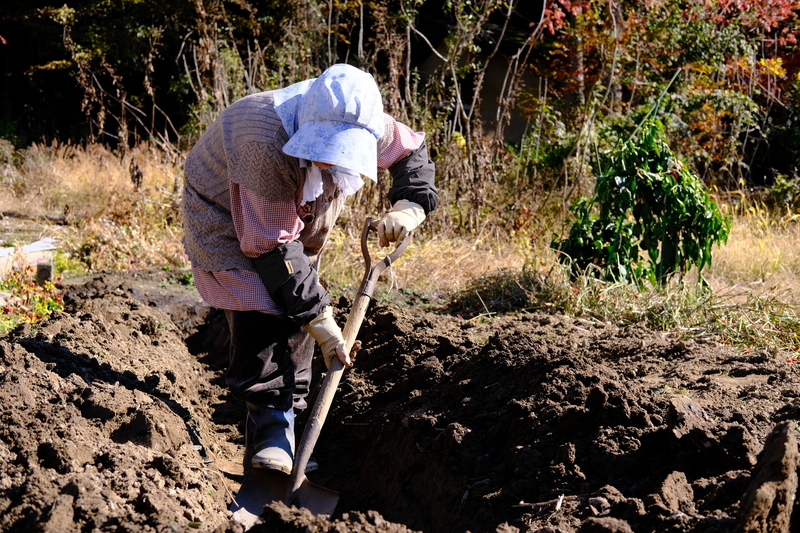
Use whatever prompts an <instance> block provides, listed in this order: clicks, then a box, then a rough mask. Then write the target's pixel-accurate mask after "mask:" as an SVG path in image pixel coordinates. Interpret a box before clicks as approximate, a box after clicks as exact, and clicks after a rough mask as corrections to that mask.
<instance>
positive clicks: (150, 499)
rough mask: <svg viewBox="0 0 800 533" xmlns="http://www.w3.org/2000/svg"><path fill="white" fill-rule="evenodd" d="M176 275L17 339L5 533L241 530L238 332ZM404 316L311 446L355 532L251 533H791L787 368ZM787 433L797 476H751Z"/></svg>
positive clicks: (619, 331)
mask: <svg viewBox="0 0 800 533" xmlns="http://www.w3.org/2000/svg"><path fill="white" fill-rule="evenodd" d="M179 274H180V273H165V272H153V273H140V274H139V275H138V276H135V277H134V276H132V275H128V276H124V277H120V276H119V275H116V274H106V275H104V276H101V277H99V278H97V279H93V280H89V282H88V283H87V284H85V285H73V286H70V287H69V297H68V298H67V300H68V301H69V302H70V304H69V308H68V309H67V311H66V312H65V313H59V314H58V315H57V316H55V317H53V318H52V319H51V320H49V321H47V322H46V323H43V324H36V325H33V326H25V327H22V328H19V329H18V330H17V331H15V332H13V333H12V334H11V335H9V336H8V337H7V338H5V339H0V365H2V366H0V405H1V406H2V407H1V408H0V409H1V410H0V417H2V424H1V425H0V509H2V510H3V511H4V512H3V513H2V515H0V528H1V529H2V530H3V531H32V530H40V531H65V532H72V531H75V532H77V531H122V530H129V531H180V530H182V531H188V530H193V528H194V527H198V526H202V527H203V528H204V529H205V530H212V529H216V531H218V532H223V531H237V530H239V529H240V528H238V526H237V525H235V524H232V523H229V522H228V521H227V511H226V509H227V505H228V503H229V501H230V498H231V497H232V495H233V494H234V493H235V490H236V488H237V483H238V481H239V480H240V473H241V466H240V458H241V455H240V454H241V446H242V441H241V422H242V420H243V417H244V408H243V406H242V405H240V404H238V403H237V402H235V401H234V400H233V399H232V398H230V396H229V395H228V393H227V391H226V389H225V387H224V379H223V374H224V366H225V357H226V356H225V343H226V338H225V326H224V322H223V318H222V315H221V313H219V312H216V311H215V310H212V309H209V308H208V307H207V306H205V305H204V304H203V303H202V302H201V301H200V300H199V298H198V297H197V295H196V293H195V292H194V291H193V290H191V289H187V288H185V287H183V286H181V285H180V283H176V282H175V280H177V279H179V277H178V276H179ZM344 292H345V293H346V292H347V291H344ZM398 296H401V295H398ZM400 303H403V304H404V307H402V308H401V307H398V306H395V305H375V306H374V307H373V308H371V309H370V310H369V311H368V314H367V320H366V321H365V323H364V325H363V326H362V328H361V333H360V336H359V338H360V339H361V340H362V343H363V348H362V350H361V352H360V353H359V355H358V358H357V362H356V366H355V368H354V369H353V370H350V371H348V372H347V373H346V375H345V378H344V380H343V382H342V385H341V388H340V392H339V393H338V394H337V396H336V399H335V402H334V407H333V409H332V411H331V413H330V415H329V417H328V420H327V421H326V424H325V426H324V428H323V432H322V435H321V437H320V439H319V442H318V444H317V447H316V452H315V456H316V459H317V461H318V462H319V463H320V469H319V470H318V471H317V472H314V473H313V474H312V475H311V476H313V478H312V479H313V481H315V482H316V483H318V484H320V485H322V486H324V487H326V488H330V489H333V490H337V491H339V492H341V494H342V498H341V500H340V504H339V507H338V508H337V515H336V516H334V517H332V519H331V520H330V521H328V520H325V519H323V518H321V517H312V516H309V515H307V514H304V513H303V512H302V510H296V509H290V508H287V507H285V506H283V505H281V504H275V505H272V506H270V508H269V509H268V510H267V513H266V515H265V523H264V524H263V525H260V526H256V528H254V529H253V531H275V532H280V531H320V532H321V531H424V532H426V533H438V532H466V531H473V532H478V531H500V532H511V531H523V532H525V531H540V532H547V531H563V532H571V531H575V532H577V531H582V532H589V531H675V532H683V531H686V532H689V531H697V532H711V531H731V530H733V528H734V527H736V525H737V524H740V523H741V524H743V523H747V521H748V519H750V518H752V519H755V518H754V517H757V516H760V515H759V513H761V514H764V515H766V516H769V515H770V513H771V512H772V513H773V515H774V513H776V512H779V513H782V514H781V517H782V521H780V523H781V524H787V525H786V527H788V524H789V519H788V518H786V516H787V514H791V513H792V512H793V511H796V509H795V508H794V507H795V505H794V503H793V502H792V500H791V498H790V497H789V496H788V494H789V493H791V492H792V491H793V490H796V477H795V478H794V480H792V476H791V473H792V472H794V471H795V470H796V464H795V463H796V460H795V463H792V462H791V461H792V457H796V453H795V454H794V455H791V453H790V452H791V450H792V449H794V450H795V452H796V444H794V439H795V433H796V431H795V429H794V423H795V421H796V420H797V418H798V416H800V403H799V402H800V400H798V397H799V396H800V393H798V392H797V391H798V390H800V388H798V381H800V377H799V376H798V370H797V367H796V365H795V364H792V363H787V362H786V358H780V357H778V358H773V357H772V356H771V355H767V354H748V355H742V354H737V353H735V352H733V351H732V350H731V349H730V348H725V347H721V346H719V345H717V344H716V343H713V342H711V341H708V342H695V343H686V342H680V343H679V342H677V341H675V340H673V339H670V338H669V337H668V336H665V335H661V334H657V333H653V332H650V331H647V330H645V329H643V328H640V327H628V328H617V327H614V326H610V325H606V324H600V323H593V322H590V321H585V320H576V319H569V318H565V317H561V316H551V315H544V314H515V315H509V316H501V317H497V318H493V319H491V320H486V321H483V322H481V321H473V320H464V319H461V318H459V317H457V316H451V315H447V314H436V313H429V312H424V311H422V310H421V309H420V308H417V307H415V306H414V305H413V304H414V302H413V301H402V302H400ZM349 305H350V300H349V299H348V298H346V297H342V298H340V300H339V302H337V309H338V311H337V313H338V318H339V319H340V321H344V318H345V316H346V313H347V311H348V309H349ZM318 363H319V365H322V363H321V362H318ZM318 370H320V371H321V370H322V368H320V369H318ZM318 374H319V373H318ZM301 420H302V416H301ZM781 423H785V424H783V425H781V426H780V427H779V428H776V426H778V425H779V424H781ZM787 424H788V426H787ZM773 429H776V431H778V433H780V435H782V436H783V440H782V441H780V442H781V443H782V444H780V445H773V446H772V447H773V448H775V447H776V446H777V447H778V448H779V449H780V450H783V452H781V453H783V454H784V455H781V456H780V457H783V459H780V457H779V458H777V459H776V453H778V452H775V451H774V450H773V451H772V452H770V453H765V454H764V455H765V456H769V457H771V458H772V459H770V461H771V462H769V464H770V465H781V466H780V467H777V466H774V467H770V468H767V466H762V465H761V464H759V466H758V468H756V463H757V460H758V459H759V454H760V452H761V450H762V447H763V445H764V442H765V441H766V439H767V437H768V436H769V435H770V434H771V433H772V432H773ZM773 440H774V439H773ZM792 445H794V448H792ZM786 450H789V451H786ZM778 455H780V454H778ZM784 456H785V457H784ZM763 472H770V477H769V479H766V478H764V477H763V476H764V475H765V474H763ZM754 473H755V474H754ZM781 476H783V477H784V478H786V479H784V480H776V479H775V477H781ZM754 480H761V481H758V482H757V483H756V482H755V481H754ZM751 483H756V485H755V487H751ZM792 483H794V485H793V484H792ZM759 487H763V488H762V489H761V491H760V492H759V494H762V493H764V491H767V490H768V488H769V487H779V489H776V490H777V492H775V491H773V492H774V493H775V494H779V496H778V497H777V498H776V499H773V500H772V503H765V504H764V505H767V504H768V505H770V508H769V509H766V510H765V509H759V508H758V505H759V501H761V500H758V499H757V498H756V499H755V500H756V501H755V503H753V502H751V501H750V500H753V499H752V498H751V499H750V500H747V504H746V505H745V504H742V503H741V502H743V495H744V494H745V493H746V492H748V491H758V490H759ZM793 487H794V488H793ZM562 496H563V497H562ZM762 503H763V502H762ZM754 506H755V507H754ZM773 507H774V510H772V511H771V510H770V509H772V508H773ZM740 515H747V516H740ZM794 522H795V523H797V522H798V521H797V519H795V521H794Z"/></svg>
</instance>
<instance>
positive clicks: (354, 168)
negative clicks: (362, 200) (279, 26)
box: [273, 64, 384, 201]
mask: <svg viewBox="0 0 800 533" xmlns="http://www.w3.org/2000/svg"><path fill="white" fill-rule="evenodd" d="M273 98H274V102H275V111H276V112H277V113H278V116H279V117H280V118H281V122H282V123H283V127H284V129H285V130H286V132H287V133H288V134H289V142H287V143H286V144H285V145H284V147H283V152H284V153H285V154H287V155H290V156H293V157H297V158H300V159H301V160H305V161H319V162H322V163H328V164H331V165H335V167H334V168H332V169H331V174H332V175H333V177H334V179H335V180H336V182H337V184H338V185H339V186H340V187H341V188H342V190H343V192H344V194H345V195H348V194H353V193H354V192H356V191H357V190H358V189H359V188H360V187H361V185H363V181H362V180H361V175H364V176H367V177H368V178H370V179H371V180H373V181H377V178H378V165H377V162H378V153H377V152H378V139H380V138H381V136H382V135H383V131H384V123H383V103H382V102H381V93H380V90H379V89H378V85H377V84H376V83H375V79H374V78H373V77H372V76H371V75H370V74H368V73H366V72H364V71H363V70H359V69H357V68H356V67H353V66H351V65H344V64H337V65H333V66H332V67H330V68H328V69H327V70H326V71H325V72H323V73H322V75H321V76H320V77H319V78H316V79H313V80H306V81H303V82H300V83H296V84H294V85H291V86H289V87H286V88H285V89H280V90H278V91H275V93H274V94H273ZM305 166H306V167H307V168H308V171H307V176H306V187H305V189H304V191H303V199H304V201H312V200H314V199H315V198H316V197H317V196H318V195H319V194H320V193H322V176H321V174H320V171H319V168H318V167H317V166H316V165H313V164H310V163H306V164H305ZM309 197H310V198H309Z"/></svg>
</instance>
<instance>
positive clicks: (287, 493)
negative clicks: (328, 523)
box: [229, 469, 339, 529]
mask: <svg viewBox="0 0 800 533" xmlns="http://www.w3.org/2000/svg"><path fill="white" fill-rule="evenodd" d="M291 488H292V487H291V477H290V476H287V475H286V474H282V473H280V472H276V471H273V470H256V469H251V470H250V471H249V472H248V473H247V474H245V476H244V480H243V481H242V486H241V487H240V488H239V492H238V494H237V495H236V498H234V500H233V503H231V506H230V507H229V510H230V511H231V512H232V513H233V519H234V520H235V521H236V522H239V523H240V524H242V525H243V526H244V527H245V529H250V528H251V527H253V525H255V523H256V522H257V521H258V519H259V518H260V517H261V513H262V512H263V511H264V506H265V505H267V504H270V503H272V502H276V501H282V502H284V503H286V504H287V505H295V506H297V507H304V508H306V509H308V510H309V511H311V512H312V513H314V514H315V515H320V514H325V515H328V516H331V515H332V514H333V511H334V510H335V509H336V504H337V503H339V493H338V492H334V491H332V490H328V489H326V488H323V487H320V486H319V485H315V484H314V483H312V482H310V481H309V480H308V478H305V479H303V483H302V484H301V485H300V487H299V488H298V489H297V490H296V491H295V492H294V493H291Z"/></svg>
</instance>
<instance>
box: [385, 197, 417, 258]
mask: <svg viewBox="0 0 800 533" xmlns="http://www.w3.org/2000/svg"><path fill="white" fill-rule="evenodd" d="M423 220H425V210H424V209H423V208H422V206H421V205H419V204H415V203H414V202H411V201H409V200H398V201H397V202H395V204H394V206H392V208H391V209H390V210H389V212H388V213H386V214H385V215H384V216H383V218H382V219H381V220H380V222H378V245H379V246H381V247H382V248H384V247H386V246H389V243H390V242H398V243H399V242H401V241H402V240H403V239H405V238H406V235H408V233H409V232H411V231H413V230H414V229H415V228H416V227H417V226H419V225H420V224H422V221H423Z"/></svg>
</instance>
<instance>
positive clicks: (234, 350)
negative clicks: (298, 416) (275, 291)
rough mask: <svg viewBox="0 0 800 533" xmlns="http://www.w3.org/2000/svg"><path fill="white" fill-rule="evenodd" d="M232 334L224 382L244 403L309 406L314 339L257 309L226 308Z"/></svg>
mask: <svg viewBox="0 0 800 533" xmlns="http://www.w3.org/2000/svg"><path fill="white" fill-rule="evenodd" d="M225 316H226V317H227V319H228V327H229V328H230V332H231V346H230V356H229V357H230V360H229V366H228V372H227V375H226V380H227V383H228V387H229V388H230V390H231V392H232V393H233V395H234V396H235V397H236V398H238V399H240V400H244V401H246V402H250V403H253V404H256V405H258V406H259V407H269V408H272V409H280V410H282V411H286V410H288V409H290V408H291V407H292V406H294V407H295V409H305V408H306V407H307V404H306V399H305V398H306V396H307V395H308V390H309V386H310V384H311V360H312V358H313V356H314V339H312V338H311V336H310V335H309V334H308V333H306V332H305V330H304V329H302V328H301V327H299V326H297V325H295V324H293V323H292V322H290V321H288V320H286V319H284V318H281V317H278V316H275V315H268V314H265V313H260V312H258V311H225Z"/></svg>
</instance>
